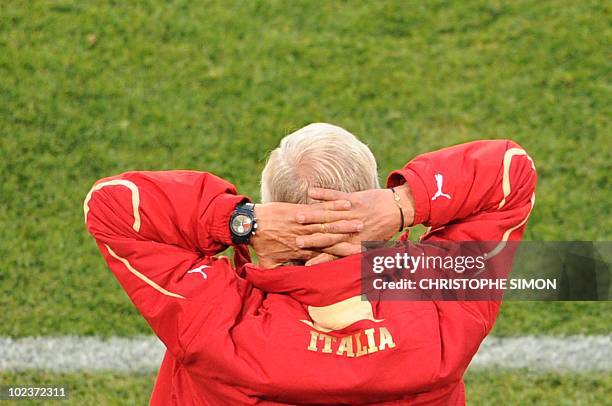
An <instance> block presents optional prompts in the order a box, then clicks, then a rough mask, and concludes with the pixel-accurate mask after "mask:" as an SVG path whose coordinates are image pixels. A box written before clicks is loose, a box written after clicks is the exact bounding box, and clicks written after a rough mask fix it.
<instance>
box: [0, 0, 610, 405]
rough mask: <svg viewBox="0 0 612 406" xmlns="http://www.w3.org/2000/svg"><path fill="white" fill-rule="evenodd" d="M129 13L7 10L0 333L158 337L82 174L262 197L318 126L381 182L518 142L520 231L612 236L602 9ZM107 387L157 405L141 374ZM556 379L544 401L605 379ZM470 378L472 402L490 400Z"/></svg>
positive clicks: (1, 63)
mask: <svg viewBox="0 0 612 406" xmlns="http://www.w3.org/2000/svg"><path fill="white" fill-rule="evenodd" d="M102 3H104V4H102ZM127 4H128V3H123V2H87V1H81V2H76V1H34V2H23V3H17V2H2V3H0V180H1V181H0V309H2V311H0V335H2V336H13V337H19V336H29V335H62V334H77V335H103V336H109V335H133V334H137V333H147V332H149V330H148V327H147V326H146V324H145V323H144V322H143V321H141V319H140V318H139V317H138V315H137V313H136V311H135V310H134V309H133V308H132V306H131V304H130V303H129V301H128V300H127V298H126V296H125V295H124V294H123V293H122V291H121V290H120V288H119V285H118V284H117V283H116V282H115V280H114V278H113V277H112V275H111V274H110V272H108V271H107V270H106V267H105V265H104V263H103V261H102V260H101V258H100V256H99V254H98V252H97V249H96V247H95V245H94V243H93V241H92V239H91V238H90V237H89V236H88V234H87V233H86V231H85V228H84V224H83V214H82V200H83V198H84V196H85V194H86V193H87V191H88V190H89V187H90V186H91V185H92V183H93V182H94V181H95V180H97V179H98V178H100V177H103V176H108V175H111V174H116V173H119V172H123V171H127V170H136V169H140V170H154V169H157V170H162V169H171V168H173V169H176V168H189V169H198V170H206V171H212V172H214V173H216V174H217V175H219V176H222V177H225V178H227V179H229V180H231V181H232V182H234V183H235V184H236V185H237V186H238V188H239V190H241V191H242V192H243V193H247V194H249V195H251V196H253V197H255V198H257V197H258V180H259V179H258V177H259V173H260V171H261V169H262V167H263V164H264V161H265V158H266V154H267V152H268V151H270V150H271V149H272V148H274V147H275V146H276V145H277V143H278V141H279V140H280V139H281V138H282V137H283V136H284V135H286V134H287V133H289V132H291V131H293V130H295V129H297V128H299V127H301V126H303V125H305V124H307V123H309V122H315V121H326V122H331V123H335V124H338V125H341V126H343V127H345V128H347V129H348V130H350V131H352V132H353V133H355V134H356V135H358V136H359V137H360V138H362V139H363V140H364V141H365V142H367V143H368V144H369V145H370V147H371V148H372V150H373V151H374V153H375V155H376V156H377V158H378V160H379V166H380V174H381V177H384V176H385V174H386V173H387V172H389V171H390V170H392V169H394V168H397V167H399V166H401V165H403V164H404V163H405V162H406V161H408V160H409V159H410V158H411V157H413V156H414V155H416V154H418V153H421V152H425V151H428V150H431V149H435V148H439V147H443V146H447V145H451V144H455V143H459V142H464V141H468V140H473V139H477V138H512V139H514V140H516V141H518V142H519V143H520V144H522V145H523V146H524V147H525V148H526V149H527V150H528V151H529V152H530V154H531V156H532V157H533V159H534V160H535V163H536V166H537V168H538V190H537V203H536V207H535V210H534V212H533V215H532V218H531V220H530V223H529V226H528V228H527V232H526V238H527V239H531V240H610V239H611V237H612V233H611V229H612V219H611V218H610V209H611V199H610V196H611V193H610V179H609V175H610V169H611V165H610V162H612V159H611V158H612V154H611V152H610V150H611V149H610V147H611V145H610V126H609V124H610V119H609V117H610V113H611V108H610V103H609V101H610V80H609V79H610V74H609V73H610V68H611V63H610V60H609V58H608V56H609V55H608V54H607V53H606V52H605V49H606V46H607V44H609V42H610V39H611V36H612V30H611V29H610V11H611V8H610V6H609V4H608V5H606V4H605V2H601V1H581V2H574V1H544V2H542V1H527V0H521V1H513V2H502V1H494V2H484V1H464V2H447V1H435V2H428V3H427V5H426V4H425V3H424V2H417V1H410V2H400V1H397V2H365V1H360V2H324V1H295V2H291V3H288V2H283V1H271V2H263V1H253V2H220V1H218V2H205V3H203V4H202V3H201V2H188V1H174V2H163V1H153V2H145V1H142V2H129V4H130V5H127ZM611 325H612V304H611V303H610V302H607V303H507V304H505V305H504V308H503V312H502V314H501V316H500V319H499V322H498V324H497V326H496V328H495V330H494V333H495V334H498V335H521V334H577V333H583V334H608V333H610V326H611ZM7 379H8V378H7ZM67 379H68V378H67ZM70 379H73V380H74V382H77V381H78V382H80V380H79V379H80V378H77V377H75V378H70ZM91 379H92V382H102V381H106V377H105V376H101V377H92V378H91ZM109 379H110V381H108V382H107V383H106V385H107V386H108V390H109V391H110V390H116V391H117V393H119V392H122V391H128V389H130V388H131V387H138V390H142V389H147V390H144V392H145V394H146V395H148V387H149V386H150V379H151V378H150V377H134V378H133V382H132V381H130V382H127V381H124V380H123V378H121V379H117V380H116V381H113V379H114V378H112V377H111V378H109ZM499 379H500V382H501V381H505V380H506V378H503V377H502V378H499ZM508 379H510V380H512V379H516V380H519V381H520V384H521V385H526V386H525V388H526V391H527V392H529V393H531V391H534V390H536V389H534V387H530V386H529V382H528V381H527V380H526V378H523V377H513V378H508ZM538 379H544V378H538ZM555 379H557V378H554V379H553V380H552V381H554V380H555ZM559 379H560V381H559V382H562V384H559V385H557V386H562V387H563V388H561V389H559V388H556V387H551V388H550V390H549V391H547V392H546V393H545V394H544V395H543V396H564V395H563V394H564V392H563V391H565V390H567V389H566V386H565V383H567V384H568V386H567V387H568V388H572V387H573V386H572V385H574V386H576V387H580V388H585V390H587V388H590V387H592V386H593V385H594V384H593V382H603V381H601V379H603V378H601V379H600V378H593V379H591V378H585V380H581V379H582V378H580V379H578V378H576V380H574V378H559ZM606 379H607V378H606ZM471 381H472V382H474V383H475V384H474V385H472V386H474V389H472V390H476V391H480V392H478V393H477V394H475V395H473V396H474V398H473V399H476V400H478V399H482V398H481V397H479V396H485V395H486V396H489V395H490V393H489V392H491V391H494V390H495V388H496V387H497V386H496V385H497V383H496V382H497V381H495V380H493V381H489V380H487V379H484V378H479V377H477V376H476V375H474V378H472V379H471ZM552 381H551V382H552ZM114 382H121V383H119V384H117V385H116V384H115V383H114ZM517 382H518V381H517ZM606 382H607V383H606V385H607V386H606V387H607V388H608V390H609V389H610V382H609V380H606ZM91 385H92V388H93V387H94V386H95V385H96V384H95V383H91ZM130 385H131V386H130ZM481 385H484V387H483V388H476V386H481ZM551 385H552V384H551ZM487 388H488V389H487ZM487 391H489V392H487ZM122 393H123V392H122ZM140 395H141V394H137V395H136V394H135V395H134V396H140ZM92 396H97V395H95V394H94V395H92ZM525 396H531V395H529V394H527V395H525ZM533 396H535V395H533ZM584 396H586V397H585V398H584V402H585V403H586V402H587V401H589V400H590V399H596V396H598V392H597V391H594V392H593V393H586V394H585V395H584ZM589 396H593V397H594V398H589ZM501 399H502V400H503V399H504V398H501ZM534 399H535V398H534ZM519 400H520V399H519Z"/></svg>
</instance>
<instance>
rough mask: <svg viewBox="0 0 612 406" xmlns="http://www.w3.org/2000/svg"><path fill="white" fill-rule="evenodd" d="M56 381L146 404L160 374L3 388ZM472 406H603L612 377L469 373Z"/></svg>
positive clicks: (98, 399) (85, 396) (76, 401)
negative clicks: (536, 405) (156, 375)
mask: <svg viewBox="0 0 612 406" xmlns="http://www.w3.org/2000/svg"><path fill="white" fill-rule="evenodd" d="M22 382H28V383H31V384H33V385H44V384H46V383H49V382H54V383H55V384H56V385H60V384H61V385H64V386H66V387H67V388H68V393H69V395H68V401H61V402H59V404H60V405H100V404H102V405H125V404H132V405H144V404H146V403H147V402H148V400H149V394H150V393H151V390H152V389H153V384H154V383H155V375H154V374H144V375H140V374H135V375H127V376H126V375H121V374H115V373H99V374H50V373H41V372H32V373H25V374H3V375H0V385H10V384H18V383H22ZM465 384H466V392H467V401H468V404H470V405H491V404H501V405H527V404H539V405H541V404H550V405H557V406H561V405H582V404H585V405H586V404H590V405H603V404H606V402H607V401H608V400H609V397H610V393H611V392H612V377H610V376H600V375H591V374H584V375H563V374H544V375H534V374H531V373H529V372H527V371H524V373H520V374H517V373H512V374H511V373H505V372H500V371H490V372H469V373H468V374H467V375H466V377H465ZM41 404H48V405H57V404H58V401H49V402H41V401H20V402H19V405H41Z"/></svg>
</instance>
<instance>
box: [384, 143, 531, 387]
mask: <svg viewBox="0 0 612 406" xmlns="http://www.w3.org/2000/svg"><path fill="white" fill-rule="evenodd" d="M440 175H441V176H442V177H441V178H440ZM440 179H441V180H442V181H440ZM387 182H388V185H389V186H396V185H399V184H402V183H404V182H408V184H409V185H410V188H411V191H412V194H413V196H414V200H415V206H416V207H415V224H425V225H427V226H430V231H429V232H428V233H427V234H425V235H424V236H423V237H422V241H424V242H426V241H457V242H461V241H483V242H488V241H490V242H494V243H495V244H491V245H490V248H491V250H490V251H488V252H487V261H488V263H491V264H495V263H496V260H498V261H497V263H498V264H499V266H501V267H507V266H509V264H510V263H511V256H512V255H513V253H512V252H511V250H512V249H513V248H514V247H515V246H514V247H513V248H508V250H510V251H508V252H506V251H504V248H506V243H507V242H508V241H520V240H521V238H522V235H523V232H524V230H525V225H526V223H527V220H528V218H529V215H530V213H531V210H532V208H533V205H534V204H535V186H536V171H535V165H534V163H533V160H532V159H531V158H530V157H529V155H528V154H527V152H526V151H525V150H524V149H523V148H522V147H521V146H519V145H518V144H516V143H515V142H513V141H509V140H496V141H476V142H470V143H467V144H462V145H457V146H454V147H450V148H445V149H442V150H439V151H435V152H431V153H427V154H423V155H420V156H418V157H417V158H415V159H413V160H412V161H410V162H409V163H408V164H407V165H406V166H405V167H404V168H402V169H400V170H397V171H394V172H392V173H391V174H390V175H389V178H388V181H387ZM502 252H503V253H504V254H505V255H504V256H503V258H502V256H501V255H500V256H499V257H497V258H495V257H496V256H497V255H498V254H500V253H502ZM491 261H493V262H491ZM417 272H418V271H417ZM434 303H435V305H436V308H437V309H438V315H439V319H440V338H441V340H442V349H443V354H442V362H441V363H440V376H439V378H440V381H441V382H445V381H446V380H448V379H456V378H457V377H460V376H461V375H462V374H463V372H464V371H465V369H466V368H467V366H468V364H469V362H470V361H471V359H472V357H473V356H474V354H475V353H476V351H477V350H478V347H479V345H480V343H481V341H482V340H483V339H484V337H485V336H486V334H488V333H489V331H490V330H491V329H492V328H493V324H494V322H495V319H496V317H497V314H498V312H499V305H500V302H499V301H457V302H453V301H435V302H434Z"/></svg>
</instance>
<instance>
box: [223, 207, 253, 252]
mask: <svg viewBox="0 0 612 406" xmlns="http://www.w3.org/2000/svg"><path fill="white" fill-rule="evenodd" d="M229 228H230V233H231V235H232V242H233V243H234V244H248V243H249V241H250V240H251V236H252V235H253V234H255V230H257V219H256V218H255V205H254V204H253V203H248V202H247V203H240V204H239V205H238V206H236V208H235V209H234V212H233V213H232V216H231V217H230V223H229Z"/></svg>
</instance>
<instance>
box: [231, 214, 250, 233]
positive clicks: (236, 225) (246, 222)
mask: <svg viewBox="0 0 612 406" xmlns="http://www.w3.org/2000/svg"><path fill="white" fill-rule="evenodd" d="M251 228H253V220H251V218H250V217H249V216H245V215H244V214H239V215H237V216H236V217H234V219H233V220H232V231H233V232H234V234H236V235H240V236H243V235H247V234H248V233H250V232H251Z"/></svg>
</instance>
